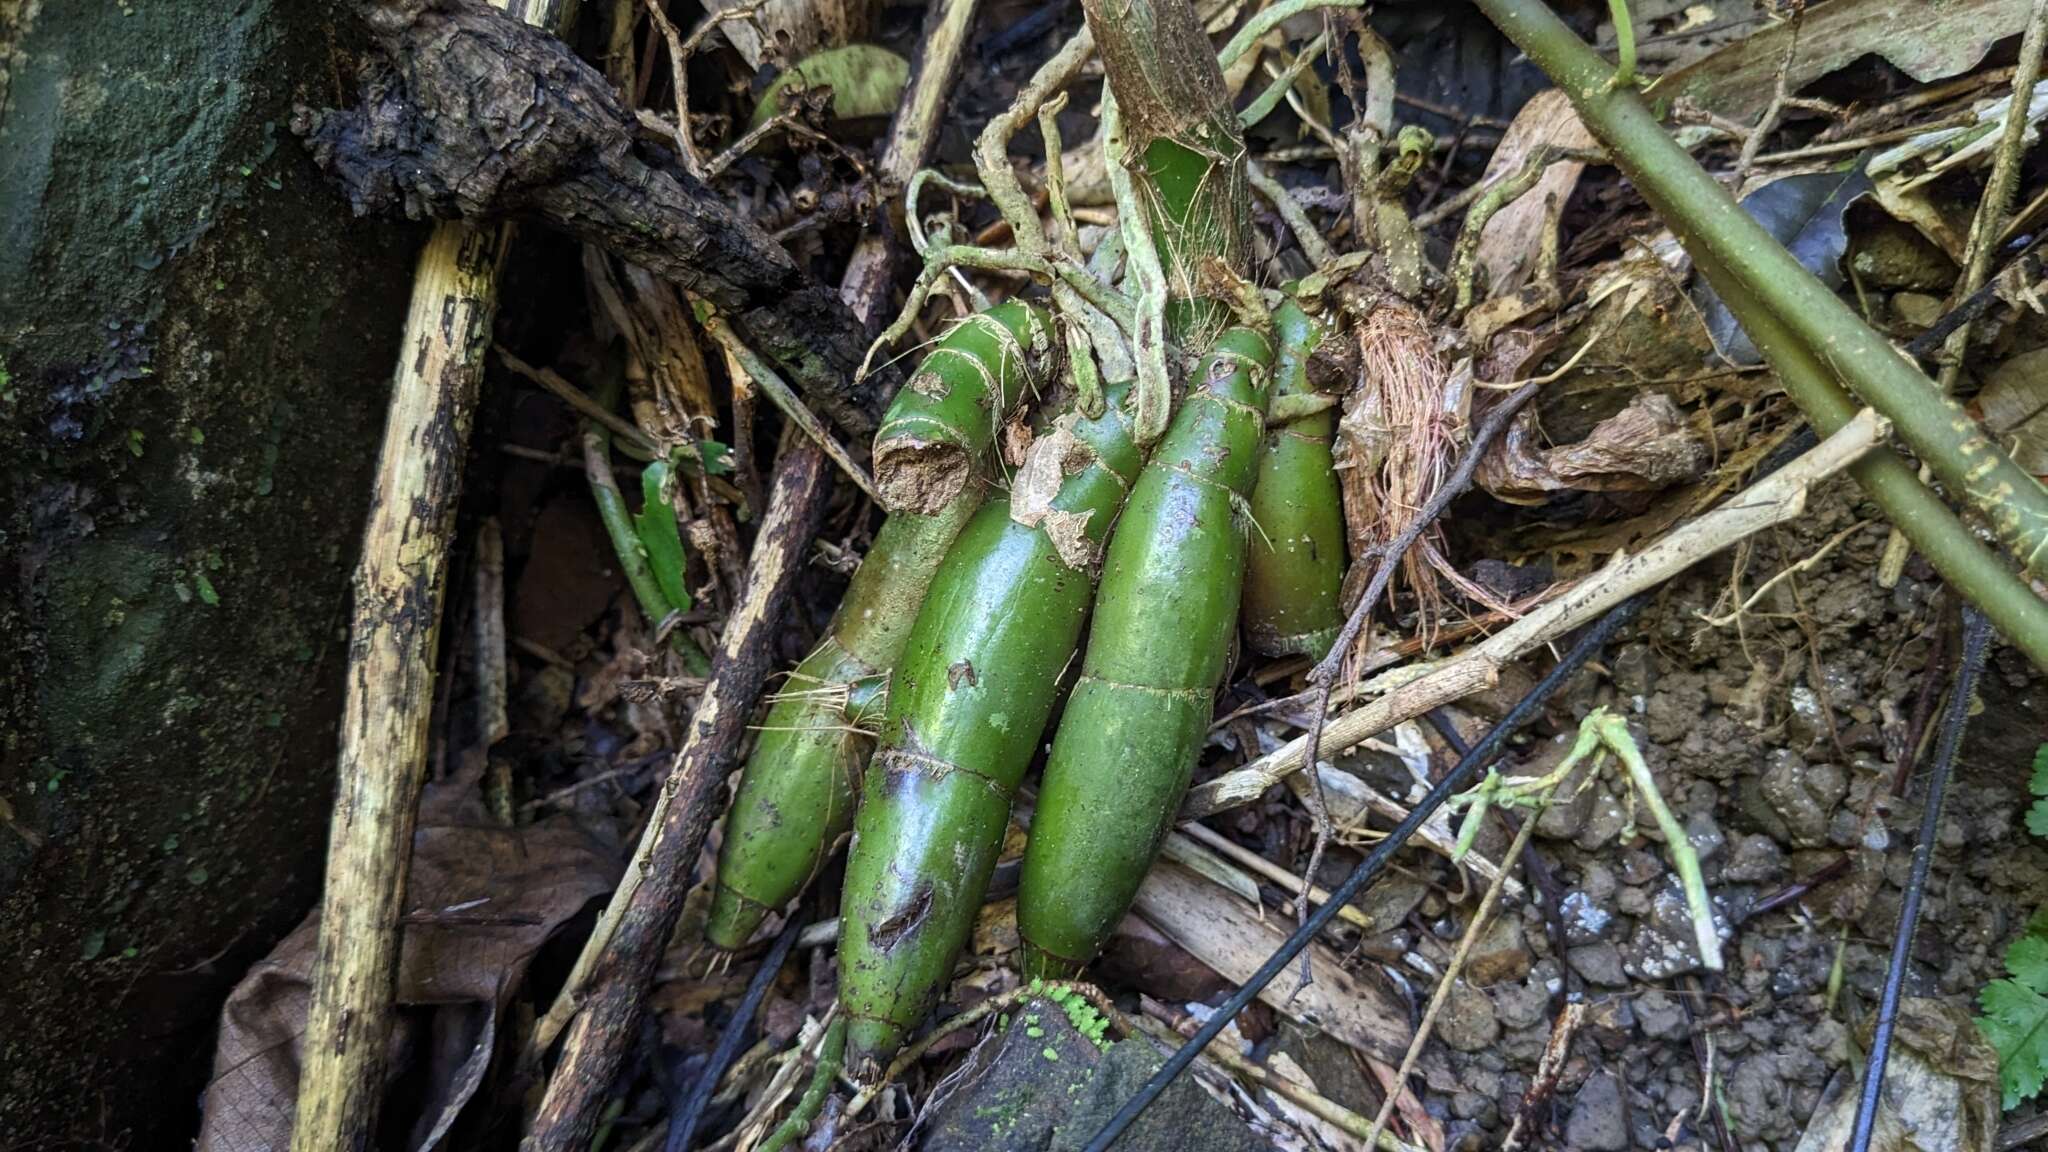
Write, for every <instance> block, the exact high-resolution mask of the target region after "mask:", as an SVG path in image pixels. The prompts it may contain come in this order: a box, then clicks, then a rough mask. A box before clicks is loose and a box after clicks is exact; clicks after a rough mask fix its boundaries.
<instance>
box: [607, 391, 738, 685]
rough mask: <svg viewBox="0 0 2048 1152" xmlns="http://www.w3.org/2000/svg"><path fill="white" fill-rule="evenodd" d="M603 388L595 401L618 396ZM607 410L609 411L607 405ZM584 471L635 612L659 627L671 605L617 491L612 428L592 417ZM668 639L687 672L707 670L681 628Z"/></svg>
mask: <svg viewBox="0 0 2048 1152" xmlns="http://www.w3.org/2000/svg"><path fill="white" fill-rule="evenodd" d="M605 391H606V392H608V393H610V396H609V397H606V396H603V395H600V397H599V402H600V403H605V402H606V400H607V399H610V400H616V399H617V397H618V388H617V385H616V384H610V385H607V387H606V389H605ZM606 410H607V411H609V410H610V407H609V404H607V407H606ZM583 472H584V475H586V476H588V477H589V478H590V496H591V499H593V500H595V501H597V515H598V518H599V519H600V520H603V521H604V531H605V535H607V536H609V537H611V540H612V551H613V552H614V553H615V554H617V556H618V558H619V571H621V572H623V573H625V575H626V583H627V584H628V585H629V586H631V587H632V589H633V599H635V600H637V601H638V602H639V604H640V613H641V615H643V616H645V617H646V618H647V626H648V627H650V628H660V627H661V624H662V621H664V620H667V619H668V617H669V613H670V612H673V611H675V608H674V606H673V605H671V604H670V603H669V601H668V595H667V594H666V593H664V592H663V591H662V590H661V581H660V580H659V579H657V578H656V577H655V575H654V566H653V565H651V564H649V563H648V562H647V554H646V553H645V552H643V551H641V545H640V533H639V532H638V531H636V530H635V529H634V527H633V515H632V513H630V512H628V511H627V510H626V497H625V495H624V494H623V493H621V492H620V491H619V482H618V479H617V478H616V477H614V476H613V475H612V436H611V433H610V432H608V431H606V430H605V428H604V426H603V425H601V424H599V423H597V422H596V421H595V420H586V421H584V422H583ZM668 643H669V647H671V648H673V649H674V650H675V652H676V655H678V656H681V657H682V659H683V668H684V670H685V671H687V672H689V674H690V675H692V676H709V675H710V674H711V661H710V659H709V658H707V657H706V656H705V655H704V650H703V649H702V648H699V647H697V644H696V642H695V641H693V640H691V639H690V637H689V635H688V634H687V633H686V632H684V630H683V629H681V628H673V629H670V630H669V634H668Z"/></svg>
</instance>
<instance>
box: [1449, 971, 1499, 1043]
mask: <svg viewBox="0 0 2048 1152" xmlns="http://www.w3.org/2000/svg"><path fill="white" fill-rule="evenodd" d="M1436 1034H1437V1037H1438V1038H1439V1039H1441V1040H1442V1041H1443V1042H1444V1045H1445V1046H1446V1047H1448V1048H1450V1049H1452V1050H1453V1051H1457V1052H1478V1051H1480V1050H1482V1049H1484V1048H1486V1047H1487V1046H1488V1045H1490V1044H1492V1043H1493V1042H1494V1041H1496V1040H1498V1039H1500V1021H1499V1020H1497V1019H1495V1018H1494V1015H1493V1001H1492V1000H1490V999H1488V998H1487V995H1486V993H1484V992H1481V991H1479V990H1478V989H1477V988H1474V987H1472V986H1471V985H1470V984H1467V983H1465V982H1464V981H1463V980H1460V981H1458V984H1457V986H1456V987H1455V988H1452V989H1451V994H1450V997H1449V998H1448V999H1446V1000H1445V1001H1444V1006H1443V1011H1441V1012H1440V1013H1438V1014H1437V1018H1436Z"/></svg>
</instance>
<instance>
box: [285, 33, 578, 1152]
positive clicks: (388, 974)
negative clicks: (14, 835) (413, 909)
mask: <svg viewBox="0 0 2048 1152" xmlns="http://www.w3.org/2000/svg"><path fill="white" fill-rule="evenodd" d="M572 7H573V5H571V4H570V3H568V0H550V2H539V3H534V4H532V5H531V6H526V7H522V11H521V15H523V16H524V17H525V18H527V19H530V20H534V21H537V22H555V21H560V20H562V19H564V18H565V16H566V14H567V12H568V10H569V9H571V8H572ZM494 15H496V18H497V19H498V20H499V21H500V22H502V23H507V24H516V23H517V22H516V21H513V20H511V19H510V18H508V17H505V16H503V15H502V14H494ZM519 26H520V27H522V28H523V27H525V26H524V25H519ZM530 31H531V30H529V32H530ZM533 34H535V35H538V33H533ZM511 235H512V231H511V226H510V225H498V224H491V225H483V226H474V225H469V224H461V223H450V224H444V225H442V226H440V227H439V228H436V229H435V230H434V233H433V235H432V236H431V237H430V238H429V239H428V241H427V244H426V247H425V248H424V249H423V250H422V251H421V252H420V262H419V268H418V271H417V272H416V273H415V274H414V277H413V292H412V305H411V308H410V310H409V311H408V312H407V314H406V322H405V336H404V338H403V342H402V343H401V345H400V348H401V349H402V351H401V353H400V356H401V359H400V361H399V365H398V373H397V378H396V379H395V380H394V382H393V384H392V391H391V414H390V416H389V417H388V419H387V421H386V423H385V426H384V443H383V447H382V448H381V450H380V452H379V456H378V464H377V481H376V488H375V495H374V496H373V498H372V503H371V506H370V520H369V526H368V528H367V529H366V530H365V532H364V534H363V552H362V560H361V563H360V565H359V567H358V568H357V570H356V576H355V592H356V596H355V607H354V610H353V611H354V614H353V617H352V619H351V622H350V629H349V632H350V641H349V670H348V681H347V683H348V688H347V696H346V699H345V702H344V703H343V706H342V722H341V747H340V753H339V757H338V763H337V766H336V775H337V777H338V778H337V781H336V786H335V800H334V818H333V821H332V824H331V827H330V829H329V832H328V844H327V872H326V875H327V881H326V890H325V892H324V894H323V895H322V899H321V908H320V917H321V918H320V942H319V951H318V954H317V955H316V957H315V959H314V962H313V987H312V993H311V1000H310V1002H309V1004H308V1006H307V1010H306V1032H305V1044H304V1055H303V1070H302V1071H301V1073H300V1078H299V1095H298V1102H297V1110H296V1114H295V1120H294V1123H293V1126H292V1148H293V1149H294V1152H329V1150H332V1149H359V1148H367V1147H368V1146H369V1145H370V1142H371V1138H372V1134H373V1133H374V1132H375V1130H376V1120H377V1108H378V1105H379V1103H380V1101H381V1097H382V1094H383V1090H384V1064H385V1060H386V1057H387V1055H388V1053H387V1048H388V1045H387V1042H386V1041H387V1037H388V1036H389V1034H390V1031H391V1020H392V998H393V996H394V994H395V991H396V989H395V985H396V981H397V974H398V950H399V927H398V921H399V917H400V915H401V914H402V913H403V912H404V902H405V882H406V874H407V871H408V868H409V866H410V864H411V862H412V835H413V825H414V822H415V820H416V818H417V816H418V808H419V792H420V784H421V782H422V779H423V777H424V775H425V771H426V763H427V729H428V722H429V720H430V718H431V714H432V703H433V700H434V668H435V661H436V657H437V654H438V649H439V639H440V627H441V606H442V596H443V593H444V592H445V590H446V575H447V573H446V567H447V560H448V546H449V538H450V536H451V535H452V534H453V532H454V522H455V504H456V496H457V494H458V493H459V491H460V490H461V485H462V465H463V461H464V458H465V456H466V455H467V452H468V447H469V429H470V421H471V417H472V416H473V415H474V413H475V408H476V396H477V386H478V382H479V381H480V380H481V378H482V376H483V353H484V349H485V347H486V346H487V345H488V344H489V342H490V334H491V321H492V318H493V316H494V314H495V311H496V307H497V284H498V271H499V268H500V266H501V265H502V263H503V261H504V256H505V249H506V246H507V245H508V244H509V242H510V240H511Z"/></svg>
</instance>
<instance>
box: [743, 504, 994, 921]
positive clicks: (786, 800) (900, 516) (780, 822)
mask: <svg viewBox="0 0 2048 1152" xmlns="http://www.w3.org/2000/svg"><path fill="white" fill-rule="evenodd" d="M985 494H986V493H985V489H984V487H983V486H982V485H981V484H980V483H973V484H969V485H967V486H966V487H965V488H963V489H961V491H960V494H959V495H957V496H955V497H954V498H953V500H952V502H951V503H949V504H947V505H946V506H945V507H944V508H941V509H940V510H939V511H937V512H935V513H933V514H931V515H929V516H919V515H917V514H915V513H911V512H899V513H897V514H896V515H894V516H891V517H889V519H888V520H886V521H884V522H883V524H882V528H881V531H879V532H877V533H875V542H874V544H873V546H871V547H870V548H869V549H868V554H867V557H866V558H865V559H863V560H862V561H861V565H860V569H859V570H858V571H856V572H855V573H854V574H853V581H852V583H850V584H848V585H847V588H846V596H845V597H844V598H843V599H841V600H840V602H839V610H838V611H837V612H835V613H833V616H832V623H831V625H830V626H829V627H828V628H827V629H826V630H825V638H824V639H823V640H822V641H820V642H819V644H818V647H817V648H816V650H814V651H813V652H812V653H811V654H810V655H809V656H808V657H805V659H804V661H803V663H801V664H798V665H797V666H796V670H795V671H794V672H792V673H790V676H789V680H788V681H787V683H785V684H784V686H783V689H782V692H781V693H780V694H779V695H778V696H777V697H776V699H775V703H774V705H773V706H771V707H770V708H769V709H768V716H767V718H766V719H765V720H763V721H762V723H761V736H760V739H759V740H758V741H756V742H755V744H754V751H753V754H752V755H750V756H748V757H747V766H746V768H745V769H744V770H743V771H742V772H741V774H740V786H739V791H738V792H737V793H736V794H735V795H734V796H733V802H732V809H731V811H730V812H729V813H727V815H726V818H725V838H724V840H723V841H722V842H721V843H720V845H719V850H718V882H717V886H716V888H715V889H714V891H713V894H712V898H711V911H710V914H709V915H708V916H707V917H706V919H705V924H704V936H705V938H706V939H707V940H709V941H711V943H712V944H713V945H714V946H716V947H719V948H728V949H730V948H739V947H741V946H743V945H745V944H746V943H747V941H748V939H749V938H751V937H752V936H753V934H754V930H755V929H757V928H759V927H760V926H761V922H762V921H763V920H764V919H766V918H767V916H768V914H769V913H770V912H773V911H776V910H778V909H780V908H781V907H782V906H783V905H785V904H787V903H789V902H790V901H791V900H793V899H795V898H796V897H797V896H799V895H801V894H802V893H803V890H804V889H805V888H808V887H809V886H810V883H811V881H812V880H813V879H814V878H816V876H817V874H818V871H819V869H821V868H823V867H824V866H825V862H826V861H827V860H829V859H831V857H832V854H833V852H835V851H836V850H837V848H838V844H839V841H840V840H841V839H843V838H844V837H845V836H846V834H847V833H848V832H849V831H851V830H852V828H853V801H854V797H855V796H856V795H857V794H858V789H859V787H860V775H861V772H862V771H863V770H864V769H865V768H866V767H867V763H868V755H869V753H870V752H872V751H873V750H874V745H875V741H874V736H873V732H874V731H875V730H876V729H877V728H878V727H879V726H880V723H881V710H882V705H883V703H884V701H885V700H886V699H887V690H888V682H889V670H890V669H892V668H894V667H895V666H896V661H897V659H898V658H899V657H900V656H902V655H903V646H904V644H906V643H907V642H908V641H909V639H910V626H911V624H912V623H913V622H915V621H916V619H917V610H918V607H919V606H920V605H921V604H923V603H924V597H925V592H926V591H927V590H928V589H929V588H930V587H931V583H932V577H933V575H935V574H936V573H937V572H938V569H939V563H940V561H942V560H944V559H945V556H946V552H947V550H948V549H950V548H951V547H952V545H953V540H954V538H955V537H957V536H959V535H960V530H961V528H963V527H964V526H965V525H966V524H967V521H968V519H969V518H970V517H972V516H973V515H974V511H975V509H977V508H979V507H981V503H982V499H983V497H984V495H985Z"/></svg>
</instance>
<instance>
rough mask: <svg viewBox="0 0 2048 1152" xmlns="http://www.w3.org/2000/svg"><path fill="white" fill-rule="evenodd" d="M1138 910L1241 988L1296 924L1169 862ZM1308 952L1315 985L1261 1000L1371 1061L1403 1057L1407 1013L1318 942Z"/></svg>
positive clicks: (1291, 984)
mask: <svg viewBox="0 0 2048 1152" xmlns="http://www.w3.org/2000/svg"><path fill="white" fill-rule="evenodd" d="M1132 910H1133V911H1134V912H1136V913H1137V914H1138V915H1139V916H1141V917H1143V918H1144V919H1145V920H1146V921H1147V922H1149V923H1150V924H1151V925H1152V926H1153V927H1154V928H1157V929H1158V930H1159V932H1160V933H1161V934H1162V935H1164V936H1165V937H1166V938H1167V939H1169V940H1172V941H1173V942H1174V943H1176V944H1179V945H1180V946H1181V947H1182V948H1185V949H1187V951H1188V953H1189V954H1190V955H1192V956H1194V958H1195V959H1197V960H1200V961H1201V962H1202V963H1204V964H1207V965H1208V966H1209V967H1211V968H1214V969H1215V970H1216V971H1217V972H1218V973H1221V974H1222V975H1223V977H1224V978H1225V979H1227V980H1230V981H1232V982H1233V983H1240V984H1241V983H1243V982H1244V981H1245V980H1247V979H1249V978H1250V977H1251V974H1252V973H1253V972H1254V971H1256V970H1257V969H1258V967H1259V965H1261V964H1263V963H1265V961H1266V958H1267V957H1268V956H1271V955H1272V954H1273V952H1274V951H1275V950H1276V949H1278V948H1279V946H1280V944H1281V942H1282V941H1284V940H1285V939H1286V938H1287V934H1288V930H1289V928H1291V927H1292V925H1291V924H1287V923H1282V922H1280V921H1278V920H1276V919H1274V918H1272V917H1267V916H1264V915H1262V914H1261V912H1260V911H1259V910H1258V909H1256V908H1252V907H1250V906H1248V905H1246V904H1245V903H1244V902H1243V901H1242V900H1239V899H1237V898H1236V897H1234V896H1232V895H1230V894H1229V893H1227V892H1225V891H1223V890H1222V889H1221V888H1218V887H1216V886H1215V885H1214V884H1211V883H1209V882H1207V881H1204V880H1201V879H1199V878H1197V877H1196V876H1194V875H1193V874H1192V873H1189V872H1186V871H1183V870H1182V869H1181V868H1180V867H1179V866H1178V865H1175V864H1168V863H1164V862H1162V863H1159V864H1156V865H1154V866H1153V868H1152V871H1151V872H1149V873H1147V874H1146V876H1145V883H1144V886H1143V887H1141V888H1139V889H1138V899H1137V903H1136V904H1134V905H1133V906H1132ZM1309 950H1310V952H1311V954H1313V955H1314V957H1315V974H1316V979H1315V983H1313V984H1310V985H1309V986H1308V987H1306V988H1303V989H1301V990H1300V991H1299V992H1298V993H1297V992H1296V990H1295V981H1294V980H1292V979H1284V978H1283V979H1280V980H1275V981H1273V982H1272V983H1271V984H1268V985H1267V986H1266V989H1265V991H1263V992H1261V993H1259V999H1260V1000H1261V1001H1263V1002H1265V1003H1266V1004H1269V1005H1271V1006H1272V1007H1273V1008H1275V1009H1277V1010H1279V1011H1281V1012H1283V1013H1286V1014H1287V1015H1289V1016H1292V1017H1294V1018H1296V1019H1300V1020H1304V1021H1307V1022H1312V1023H1314V1024H1316V1025H1318V1026H1320V1027H1322V1028H1323V1029H1324V1030H1325V1031H1327V1032H1329V1033H1330V1034H1331V1035H1333V1036H1335V1037H1337V1038H1338V1039H1339V1040H1342V1041H1344V1043H1346V1044H1349V1045H1350V1046H1352V1047H1353V1048H1356V1049H1357V1050H1358V1051H1360V1052H1363V1053H1365V1054H1366V1055H1368V1056H1377V1057H1379V1058H1381V1059H1384V1060H1399V1059H1400V1058H1401V1053H1402V1052H1404V1051H1406V1050H1407V1047H1408V1041H1409V1038H1410V1036H1411V1033H1410V1032H1409V1029H1408V1023H1407V1021H1408V1010H1407V1009H1406V1008H1405V1007H1403V1006H1402V1005H1401V1003H1400V1002H1399V1001H1398V1000H1396V999H1395V997H1394V996H1393V994H1392V993H1391V992H1389V991H1387V990H1386V989H1385V988H1383V987H1382V986H1381V985H1380V984H1379V983H1377V982H1375V981H1373V980H1371V979H1368V978H1367V977H1364V976H1358V975H1354V974H1353V973H1351V972H1349V971H1347V970H1345V968H1344V967H1343V965H1342V964H1341V963H1339V958H1338V956H1337V954H1336V953H1335V952H1333V951H1331V950H1330V949H1329V948H1327V947H1325V946H1324V945H1322V944H1320V943H1313V944H1310V945H1309Z"/></svg>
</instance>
